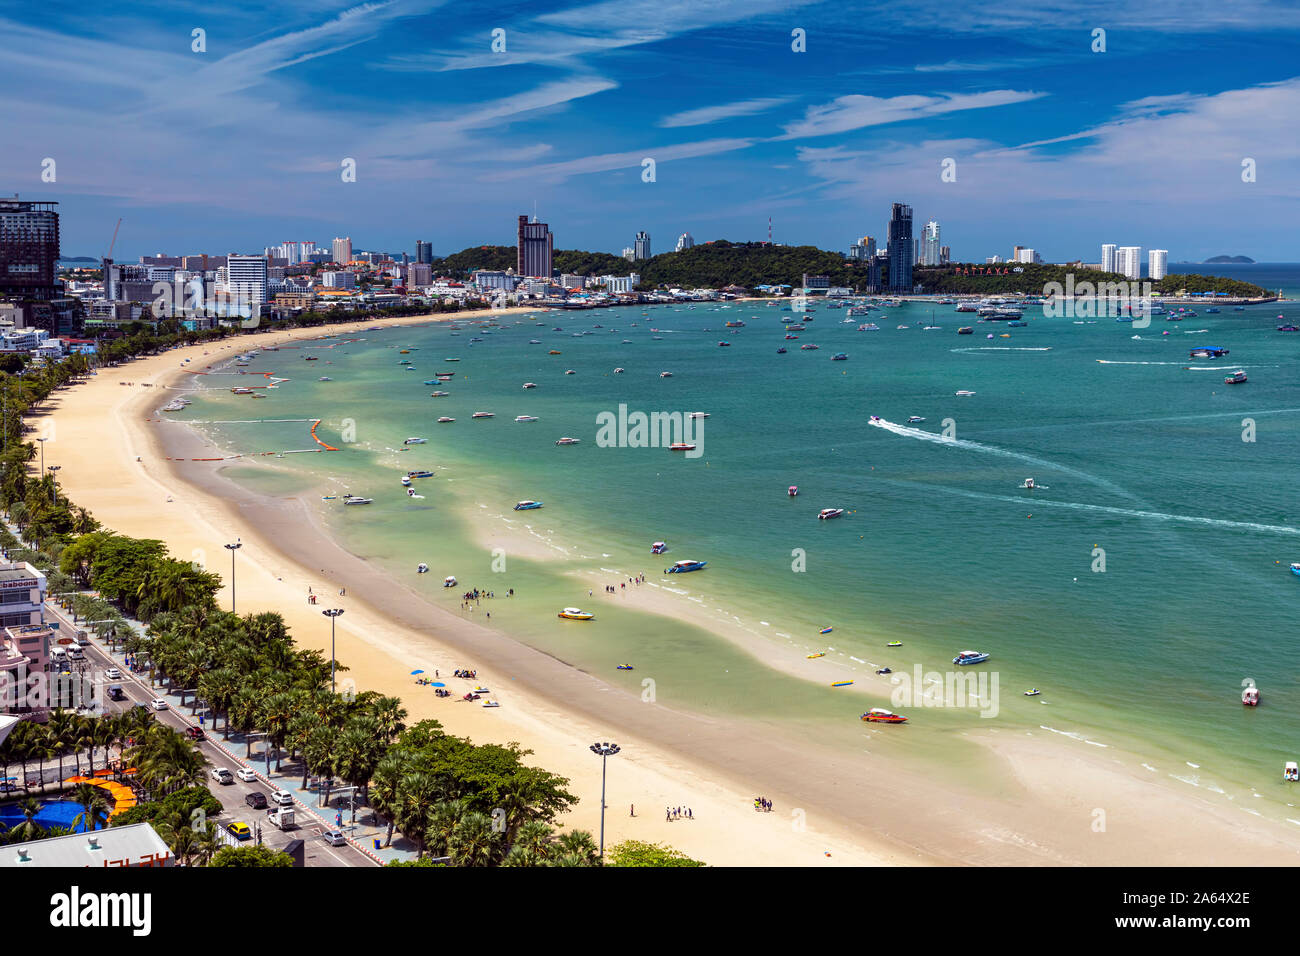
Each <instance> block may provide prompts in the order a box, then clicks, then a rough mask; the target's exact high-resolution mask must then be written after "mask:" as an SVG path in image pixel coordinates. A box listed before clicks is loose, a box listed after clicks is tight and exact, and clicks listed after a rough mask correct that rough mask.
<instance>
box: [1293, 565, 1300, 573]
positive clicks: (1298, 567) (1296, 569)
mask: <svg viewBox="0 0 1300 956" xmlns="http://www.w3.org/2000/svg"><path fill="white" fill-rule="evenodd" d="M1291 573H1292V574H1300V564H1293V565H1291Z"/></svg>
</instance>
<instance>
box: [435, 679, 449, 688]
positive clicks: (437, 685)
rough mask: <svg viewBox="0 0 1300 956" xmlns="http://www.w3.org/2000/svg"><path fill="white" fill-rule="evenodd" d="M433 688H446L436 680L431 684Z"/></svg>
mask: <svg viewBox="0 0 1300 956" xmlns="http://www.w3.org/2000/svg"><path fill="white" fill-rule="evenodd" d="M433 686H434V687H446V686H447V685H446V684H444V683H443V682H442V681H440V680H436V681H434V682H433Z"/></svg>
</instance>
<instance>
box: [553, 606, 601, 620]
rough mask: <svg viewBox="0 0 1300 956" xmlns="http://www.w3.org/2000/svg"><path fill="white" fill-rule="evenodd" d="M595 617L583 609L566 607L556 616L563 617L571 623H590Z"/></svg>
mask: <svg viewBox="0 0 1300 956" xmlns="http://www.w3.org/2000/svg"><path fill="white" fill-rule="evenodd" d="M595 616H596V615H595V614H592V613H591V612H590V611H584V610H582V608H577V607H566V608H565V609H564V610H563V611H561V612H560V613H559V614H557V615H556V617H562V618H564V619H565V620H569V621H590V620H591V619H592V618H593V617H595Z"/></svg>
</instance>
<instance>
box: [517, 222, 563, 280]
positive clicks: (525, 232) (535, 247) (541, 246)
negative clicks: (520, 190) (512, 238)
mask: <svg viewBox="0 0 1300 956" xmlns="http://www.w3.org/2000/svg"><path fill="white" fill-rule="evenodd" d="M518 243H519V250H518V257H517V258H518V261H517V263H516V268H515V274H516V275H519V276H531V277H533V278H543V279H549V278H550V277H551V268H552V266H551V257H552V254H553V253H554V251H555V237H554V236H552V235H551V230H550V229H549V228H548V227H547V225H546V223H544V222H538V221H537V217H536V216H534V217H533V221H532V222H529V221H528V217H527V216H520V217H519V235H518Z"/></svg>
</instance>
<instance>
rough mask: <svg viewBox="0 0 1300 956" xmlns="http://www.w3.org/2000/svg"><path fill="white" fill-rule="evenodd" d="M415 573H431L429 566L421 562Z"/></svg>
mask: <svg viewBox="0 0 1300 956" xmlns="http://www.w3.org/2000/svg"><path fill="white" fill-rule="evenodd" d="M415 573H416V574H428V573H429V566H428V565H427V564H425V563H424V562H423V561H421V562H420V563H419V564H417V565H416V566H415Z"/></svg>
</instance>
